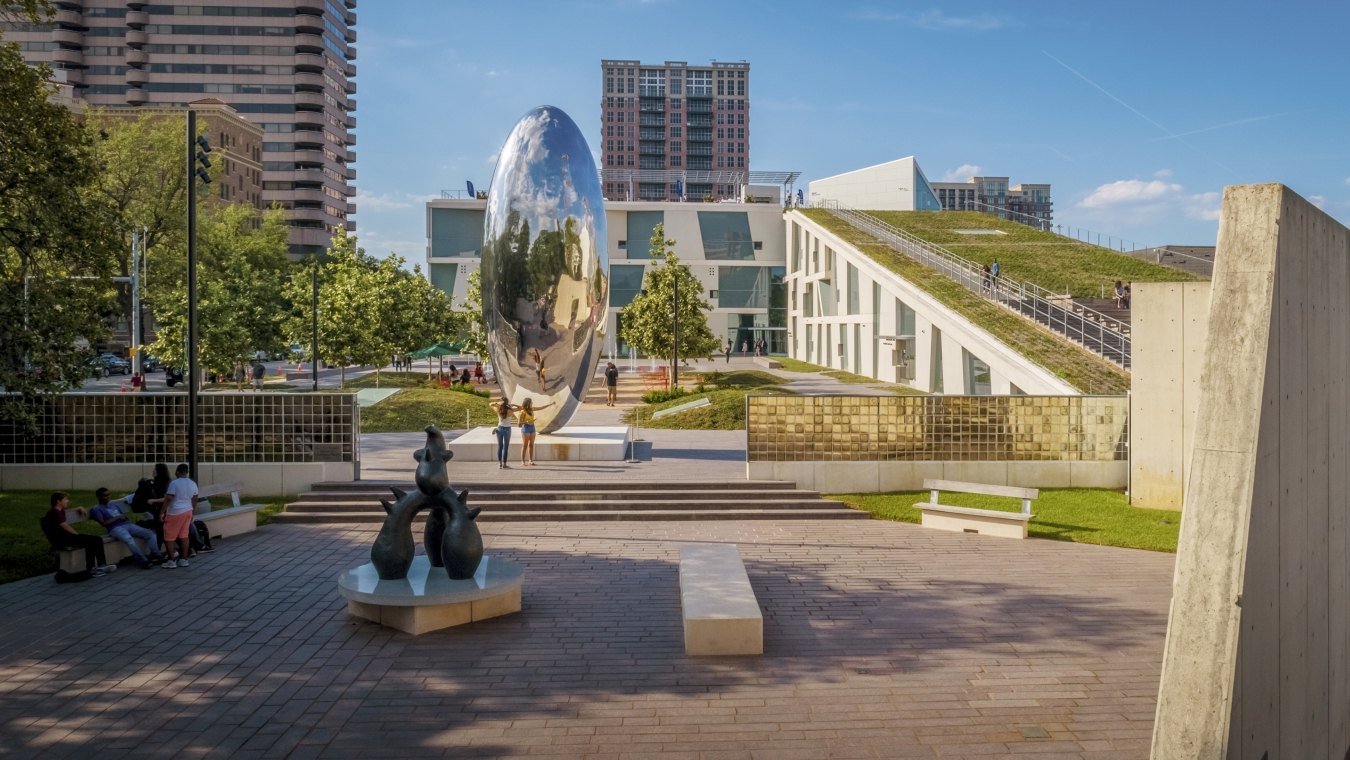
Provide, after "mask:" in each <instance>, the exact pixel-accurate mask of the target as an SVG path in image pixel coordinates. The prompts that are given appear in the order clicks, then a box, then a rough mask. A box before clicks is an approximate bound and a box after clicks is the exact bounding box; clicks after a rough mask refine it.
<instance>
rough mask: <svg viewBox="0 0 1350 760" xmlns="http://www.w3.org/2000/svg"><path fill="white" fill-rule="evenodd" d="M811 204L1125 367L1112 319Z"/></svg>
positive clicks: (828, 204) (862, 219) (1123, 343)
mask: <svg viewBox="0 0 1350 760" xmlns="http://www.w3.org/2000/svg"><path fill="white" fill-rule="evenodd" d="M816 206H817V208H823V209H826V210H828V211H829V212H830V213H832V214H834V215H835V216H837V217H838V218H840V219H841V220H843V221H845V222H847V223H848V224H849V225H850V226H852V227H854V228H856V229H858V230H861V231H862V232H865V233H867V234H868V235H871V236H872V237H874V238H876V239H877V240H879V241H881V242H882V243H883V244H885V245H888V246H890V247H891V248H893V249H894V250H896V251H898V252H900V253H902V254H904V255H905V256H907V257H909V258H910V259H912V260H914V261H916V262H918V263H920V264H923V265H924V266H927V267H929V268H930V269H933V270H935V271H937V272H939V273H940V274H943V275H945V276H946V277H947V278H949V279H951V280H952V281H954V282H956V283H958V284H960V285H961V286H962V287H964V288H966V289H967V290H970V291H972V292H974V293H978V294H979V295H980V296H982V297H984V298H988V299H990V300H991V301H993V302H994V303H997V304H999V305H1001V306H1004V307H1006V308H1008V309H1010V310H1011V311H1014V312H1016V313H1018V314H1020V315H1022V316H1023V317H1025V318H1027V319H1030V320H1031V321H1033V322H1036V323H1037V324H1039V325H1041V326H1042V327H1044V328H1046V329H1048V330H1050V331H1051V332H1054V333H1056V334H1058V335H1061V336H1063V337H1065V338H1067V339H1069V340H1071V341H1073V342H1074V343H1077V344H1078V345H1080V346H1083V347H1084V348H1086V349H1087V350H1089V351H1091V352H1093V353H1094V354H1097V355H1098V356H1100V357H1102V358H1103V359H1106V360H1107V361H1109V362H1111V363H1113V364H1116V365H1118V366H1120V367H1122V368H1124V369H1129V368H1130V335H1129V331H1128V329H1126V328H1124V327H1123V326H1122V325H1121V324H1120V323H1119V322H1118V321H1117V320H1116V319H1115V318H1113V317H1110V316H1107V315H1105V314H1102V313H1101V312H1098V311H1096V310H1094V309H1091V308H1088V307H1086V306H1083V305H1081V304H1075V303H1074V302H1073V299H1072V297H1071V296H1070V295H1068V294H1063V293H1054V292H1052V291H1050V290H1047V289H1046V288H1043V287H1041V286H1039V285H1037V284H1035V283H1030V282H1023V281H1020V280H1016V279H1013V278H1011V277H1004V276H1002V275H999V276H998V277H994V276H992V275H991V274H989V273H986V272H985V271H984V268H983V265H981V264H977V263H975V262H973V261H970V260H968V259H964V258H962V257H960V256H958V255H956V254H955V253H952V252H951V251H949V250H947V249H946V248H943V247H942V246H939V245H936V244H934V243H930V242H928V241H927V240H922V239H920V238H917V237H915V236H914V235H911V234H910V233H908V232H905V231H904V230H902V229H899V228H897V227H894V226H892V225H890V224H887V223H886V222H883V221H881V220H880V219H877V218H876V217H874V216H872V215H870V214H867V213H865V212H862V211H858V210H856V209H851V208H848V207H847V206H844V205H842V204H840V203H838V202H837V201H832V200H823V201H820V202H819V203H817V204H816Z"/></svg>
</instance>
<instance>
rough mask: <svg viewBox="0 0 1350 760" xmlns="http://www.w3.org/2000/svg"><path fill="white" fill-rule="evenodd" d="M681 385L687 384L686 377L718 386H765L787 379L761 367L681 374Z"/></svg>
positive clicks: (778, 383) (748, 387) (743, 387)
mask: <svg viewBox="0 0 1350 760" xmlns="http://www.w3.org/2000/svg"><path fill="white" fill-rule="evenodd" d="M680 377H681V383H680V385H682V386H683V385H686V383H684V382H683V380H684V379H692V380H693V381H694V382H696V383H703V384H704V385H707V386H717V387H718V388H742V389H747V390H748V389H750V388H765V387H768V386H771V385H782V384H783V383H786V382H787V380H786V379H784V378H782V377H779V376H778V375H775V374H773V373H772V372H765V371H764V370H760V369H736V370H732V371H730V372H719V371H716V370H714V371H712V372H690V373H689V374H688V375H680Z"/></svg>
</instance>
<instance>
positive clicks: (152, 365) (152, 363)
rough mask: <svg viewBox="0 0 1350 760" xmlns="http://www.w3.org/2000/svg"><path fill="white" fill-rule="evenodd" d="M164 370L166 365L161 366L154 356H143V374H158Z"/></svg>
mask: <svg viewBox="0 0 1350 760" xmlns="http://www.w3.org/2000/svg"><path fill="white" fill-rule="evenodd" d="M162 369H164V365H162V364H160V363H159V359H156V358H155V357H154V356H153V355H151V354H143V355H142V356H141V371H142V372H158V371H160V370H162Z"/></svg>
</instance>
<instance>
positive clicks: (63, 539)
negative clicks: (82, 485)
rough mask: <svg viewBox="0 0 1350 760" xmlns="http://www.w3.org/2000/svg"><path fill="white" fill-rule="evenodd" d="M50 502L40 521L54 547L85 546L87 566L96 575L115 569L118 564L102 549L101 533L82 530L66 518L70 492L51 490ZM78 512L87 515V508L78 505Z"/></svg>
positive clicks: (80, 547) (70, 547) (76, 509)
mask: <svg viewBox="0 0 1350 760" xmlns="http://www.w3.org/2000/svg"><path fill="white" fill-rule="evenodd" d="M51 502H52V505H51V508H50V509H48V510H47V512H46V513H45V514H43V515H42V518H41V519H40V520H38V523H39V524H40V525H41V526H42V533H43V534H44V535H46V536H47V540H48V541H50V542H51V545H52V548H54V549H58V550H64V549H84V569H85V570H86V571H87V572H88V573H89V574H90V575H92V576H94V577H98V576H100V575H107V574H108V573H110V572H112V571H114V570H116V569H117V565H109V564H108V557H107V555H105V554H104V553H103V537H102V536H90V535H87V534H85V533H80V532H79V531H77V530H75V529H74V528H72V527H70V523H69V522H67V521H66V507H67V506H69V505H70V494H68V493H66V492H65V491H55V492H53V493H52V498H51ZM75 514H77V515H79V516H80V517H86V516H88V514H87V513H86V512H85V510H83V509H81V508H79V507H76V508H75Z"/></svg>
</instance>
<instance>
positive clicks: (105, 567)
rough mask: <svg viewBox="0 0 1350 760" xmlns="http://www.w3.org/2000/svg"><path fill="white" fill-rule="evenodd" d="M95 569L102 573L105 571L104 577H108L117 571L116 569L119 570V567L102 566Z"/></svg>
mask: <svg viewBox="0 0 1350 760" xmlns="http://www.w3.org/2000/svg"><path fill="white" fill-rule="evenodd" d="M94 569H95V570H102V571H103V574H104V575H107V574H108V573H111V572H112V571H114V570H116V569H117V565H104V566H102V567H96V568H94Z"/></svg>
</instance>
